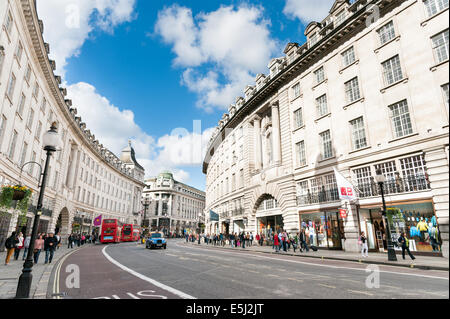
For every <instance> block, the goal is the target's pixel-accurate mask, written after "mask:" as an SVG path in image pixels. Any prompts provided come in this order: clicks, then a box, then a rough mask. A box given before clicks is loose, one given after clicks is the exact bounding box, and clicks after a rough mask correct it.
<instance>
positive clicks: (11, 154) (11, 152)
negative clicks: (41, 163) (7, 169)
mask: <svg viewBox="0 0 450 319" xmlns="http://www.w3.org/2000/svg"><path fill="white" fill-rule="evenodd" d="M16 144H17V132H16V130H14V132H13V136H12V137H11V144H10V145H9V152H8V156H9V158H10V159H11V160H12V161H14V153H15V151H16Z"/></svg>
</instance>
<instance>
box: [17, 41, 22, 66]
mask: <svg viewBox="0 0 450 319" xmlns="http://www.w3.org/2000/svg"><path fill="white" fill-rule="evenodd" d="M22 53H23V46H22V42H20V41H19V43H18V44H17V49H16V53H15V55H16V58H17V61H19V64H20V60H22Z"/></svg>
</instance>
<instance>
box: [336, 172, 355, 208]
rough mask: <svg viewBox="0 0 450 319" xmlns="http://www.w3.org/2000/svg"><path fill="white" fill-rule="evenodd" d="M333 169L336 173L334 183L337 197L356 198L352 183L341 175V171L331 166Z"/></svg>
mask: <svg viewBox="0 0 450 319" xmlns="http://www.w3.org/2000/svg"><path fill="white" fill-rule="evenodd" d="M333 169H334V174H335V175H336V184H337V187H338V192H339V198H340V199H347V200H354V199H356V192H355V188H354V187H353V185H352V183H350V182H349V181H348V180H347V179H346V178H345V177H344V176H342V175H341V173H339V172H338V171H337V170H336V168H334V167H333Z"/></svg>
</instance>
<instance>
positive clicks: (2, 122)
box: [0, 115, 6, 148]
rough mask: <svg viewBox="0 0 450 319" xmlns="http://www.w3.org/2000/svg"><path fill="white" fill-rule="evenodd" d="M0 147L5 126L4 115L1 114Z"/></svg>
mask: <svg viewBox="0 0 450 319" xmlns="http://www.w3.org/2000/svg"><path fill="white" fill-rule="evenodd" d="M0 121H1V122H0V148H1V146H2V143H3V136H4V135H5V128H6V117H5V116H4V115H2V117H1V118H0Z"/></svg>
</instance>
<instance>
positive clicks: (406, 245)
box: [398, 232, 416, 260]
mask: <svg viewBox="0 0 450 319" xmlns="http://www.w3.org/2000/svg"><path fill="white" fill-rule="evenodd" d="M398 243H399V244H400V245H401V247H402V257H403V259H405V250H406V251H407V252H408V255H409V257H411V259H412V260H414V259H416V257H414V256H413V254H411V252H410V251H409V239H408V238H407V237H406V235H405V233H404V232H402V233H401V235H400V237H399V238H398Z"/></svg>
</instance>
